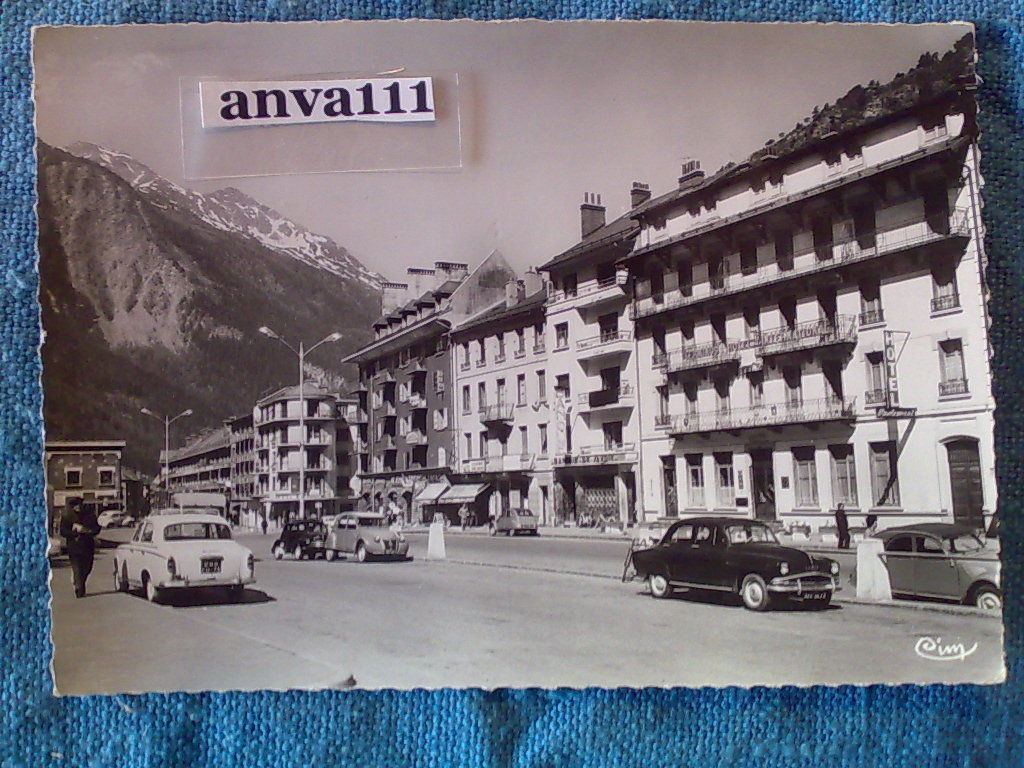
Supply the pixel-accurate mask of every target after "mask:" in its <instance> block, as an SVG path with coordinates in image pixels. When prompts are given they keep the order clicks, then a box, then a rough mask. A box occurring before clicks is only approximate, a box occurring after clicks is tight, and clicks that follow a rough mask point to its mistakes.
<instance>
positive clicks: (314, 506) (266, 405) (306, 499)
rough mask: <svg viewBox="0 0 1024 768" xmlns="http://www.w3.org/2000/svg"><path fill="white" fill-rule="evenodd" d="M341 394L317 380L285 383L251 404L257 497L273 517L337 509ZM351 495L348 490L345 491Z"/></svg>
mask: <svg viewBox="0 0 1024 768" xmlns="http://www.w3.org/2000/svg"><path fill="white" fill-rule="evenodd" d="M337 399H338V398H337V396H336V395H334V394H331V393H329V392H327V391H325V390H324V389H322V388H321V387H319V386H317V385H316V384H313V383H306V384H304V385H303V387H302V393H301V396H300V393H299V386H298V385H297V384H296V385H293V386H290V387H283V388H282V389H279V390H277V391H276V392H272V393H270V394H268V395H265V396H264V397H261V398H260V399H259V400H258V401H257V402H256V406H255V408H254V409H253V429H254V439H255V447H256V461H255V464H256V466H255V470H256V471H255V488H254V492H255V498H257V499H259V501H260V503H261V504H262V507H263V512H264V513H265V514H267V515H268V517H269V518H271V519H274V520H282V519H288V518H294V517H321V516H323V515H326V514H332V513H334V512H337V511H338V510H339V504H340V498H339V490H338V487H337V478H338V471H337V466H338V463H339V462H341V463H346V462H347V461H348V457H347V455H346V454H345V452H344V451H343V450H342V451H341V452H339V451H338V448H337V443H336V441H337V420H338V411H337ZM343 495H344V496H345V497H346V498H347V496H348V493H347V491H346V492H343Z"/></svg>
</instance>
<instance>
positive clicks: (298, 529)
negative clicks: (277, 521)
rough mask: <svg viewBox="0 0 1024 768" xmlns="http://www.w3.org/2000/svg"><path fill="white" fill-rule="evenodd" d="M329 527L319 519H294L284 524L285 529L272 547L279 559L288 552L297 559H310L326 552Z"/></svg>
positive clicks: (271, 549)
mask: <svg viewBox="0 0 1024 768" xmlns="http://www.w3.org/2000/svg"><path fill="white" fill-rule="evenodd" d="M326 539H327V529H326V528H325V527H324V524H323V523H322V522H320V521H319V520H315V519H310V520H292V521H291V522H288V523H285V524H284V529H282V531H281V535H280V536H279V537H278V539H277V541H275V542H274V546H273V547H271V548H270V551H271V552H272V553H273V555H274V557H275V558H276V559H278V560H280V559H281V558H283V557H284V556H285V555H286V554H287V555H292V556H293V557H294V558H295V559H296V560H301V559H302V558H304V557H308V558H309V559H310V560H312V559H314V558H316V557H318V556H320V555H323V554H324V541H325V540H326Z"/></svg>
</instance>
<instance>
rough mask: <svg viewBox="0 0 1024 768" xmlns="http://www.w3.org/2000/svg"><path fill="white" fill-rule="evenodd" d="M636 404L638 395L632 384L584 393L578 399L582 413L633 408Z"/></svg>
mask: <svg viewBox="0 0 1024 768" xmlns="http://www.w3.org/2000/svg"><path fill="white" fill-rule="evenodd" d="M635 402H636V394H635V393H634V391H633V385H632V384H620V385H619V386H617V387H608V388H606V389H598V390H596V391H594V392H583V393H581V394H580V396H579V398H578V399H577V403H578V404H579V409H580V412H581V413H585V412H588V411H605V410H613V409H616V408H632V407H633V405H634V404H635Z"/></svg>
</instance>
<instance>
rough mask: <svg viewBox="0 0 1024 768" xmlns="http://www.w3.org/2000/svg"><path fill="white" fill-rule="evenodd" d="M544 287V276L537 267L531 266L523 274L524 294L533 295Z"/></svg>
mask: <svg viewBox="0 0 1024 768" xmlns="http://www.w3.org/2000/svg"><path fill="white" fill-rule="evenodd" d="M543 287H544V278H543V276H541V274H540V272H538V271H537V270H536V269H535V268H533V267H530V268H529V269H527V270H526V274H525V275H523V294H524V296H533V294H535V293H536V292H537V291H539V290H540V289H541V288H543Z"/></svg>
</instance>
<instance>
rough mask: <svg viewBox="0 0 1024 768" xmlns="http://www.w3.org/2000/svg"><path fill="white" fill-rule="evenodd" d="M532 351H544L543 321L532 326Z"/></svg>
mask: <svg viewBox="0 0 1024 768" xmlns="http://www.w3.org/2000/svg"><path fill="white" fill-rule="evenodd" d="M533 351H534V353H540V352H543V351H544V323H537V324H536V325H535V326H533Z"/></svg>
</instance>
